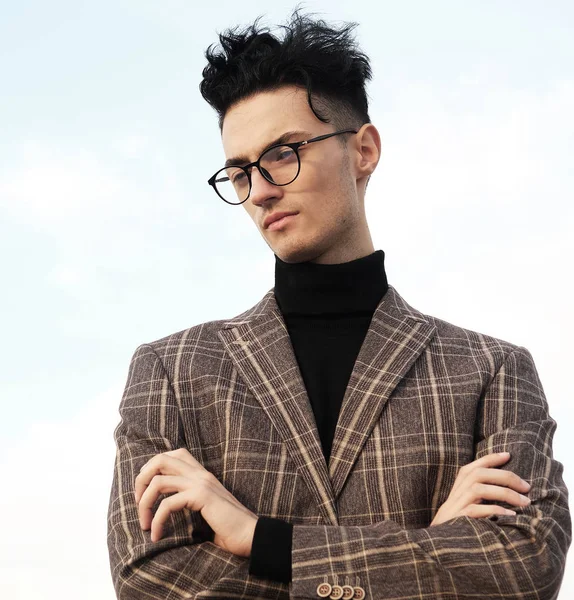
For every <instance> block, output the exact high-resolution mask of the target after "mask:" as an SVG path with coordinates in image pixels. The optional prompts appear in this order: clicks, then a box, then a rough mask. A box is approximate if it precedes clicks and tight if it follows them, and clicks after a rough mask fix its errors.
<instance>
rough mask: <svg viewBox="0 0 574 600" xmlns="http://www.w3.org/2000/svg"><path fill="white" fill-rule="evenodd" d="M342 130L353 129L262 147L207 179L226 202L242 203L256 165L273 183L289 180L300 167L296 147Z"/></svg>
mask: <svg viewBox="0 0 574 600" xmlns="http://www.w3.org/2000/svg"><path fill="white" fill-rule="evenodd" d="M342 133H357V131H356V130H355V129H341V130H340V131H334V132H333V133H326V134H324V135H319V136H317V137H314V138H311V139H310V140H305V141H303V142H294V143H292V144H276V145H274V146H270V147H269V148H267V150H265V151H264V152H263V153H262V154H261V156H260V157H259V158H258V159H257V160H256V161H255V162H252V163H249V164H248V165H229V166H227V167H223V169H219V171H217V173H215V175H213V176H212V177H210V178H209V179H208V180H207V183H208V184H209V185H210V186H211V187H212V188H213V189H214V190H215V193H216V194H217V195H218V196H219V197H220V198H221V199H222V200H223V201H224V202H227V204H243V203H244V202H245V201H246V200H247V198H249V194H250V193H251V169H252V168H253V167H256V168H257V169H258V170H259V172H260V173H261V175H263V177H265V179H266V180H267V181H269V183H272V184H273V185H278V186H282V185H289V184H290V183H293V182H294V181H295V179H297V176H298V175H299V172H300V171H301V158H300V157H299V148H301V146H307V145H308V144H312V143H313V142H320V141H321V140H326V139H327V138H330V137H333V136H334V135H341V134H342Z"/></svg>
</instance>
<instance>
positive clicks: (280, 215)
mask: <svg viewBox="0 0 574 600" xmlns="http://www.w3.org/2000/svg"><path fill="white" fill-rule="evenodd" d="M296 214H297V213H296V212H276V213H273V214H272V215H269V216H268V217H267V218H266V219H265V221H263V227H264V228H265V229H278V228H279V226H280V225H282V223H283V222H287V221H288V220H290V219H288V218H287V217H294V216H295V215H296ZM280 221H281V223H280ZM274 224H276V225H274ZM273 225H274V226H273Z"/></svg>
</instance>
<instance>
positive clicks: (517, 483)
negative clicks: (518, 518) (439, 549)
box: [430, 452, 530, 527]
mask: <svg viewBox="0 0 574 600" xmlns="http://www.w3.org/2000/svg"><path fill="white" fill-rule="evenodd" d="M509 458H510V454H509V453H508V452H505V453H503V454H488V455H487V456H483V457H482V458H479V459H477V460H475V461H473V462H471V463H469V464H467V465H464V467H462V468H461V469H460V470H459V472H458V475H457V478H456V480H455V482H454V485H453V487H452V491H451V492H450V495H449V497H448V498H447V500H446V502H445V503H444V504H443V505H442V506H441V507H440V508H439V510H438V512H437V513H436V515H435V517H434V519H433V521H432V523H431V524H430V526H431V527H432V526H433V525H439V524H440V523H444V522H445V521H448V520H450V519H454V518H455V517H460V516H467V517H473V518H478V517H490V516H491V515H510V514H514V515H515V514H516V512H514V511H512V510H508V509H505V508H503V507H502V506H496V505H495V504H482V505H481V504H480V502H482V500H495V501H496V500H498V501H502V502H506V503H507V504H513V505H516V506H527V505H528V504H529V503H530V500H529V499H528V498H526V496H522V495H521V494H519V493H518V492H516V491H513V490H520V491H522V492H524V493H526V492H527V491H528V490H529V489H530V484H529V483H528V482H526V481H524V480H523V479H520V477H518V475H516V474H515V473H513V472H512V471H503V470H500V469H493V468H492V467H497V466H499V465H501V464H503V463H505V462H506V461H507V460H508V459H509ZM489 483H492V484H496V485H488V484H489Z"/></svg>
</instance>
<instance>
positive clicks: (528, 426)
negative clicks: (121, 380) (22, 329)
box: [108, 346, 571, 599]
mask: <svg viewBox="0 0 574 600" xmlns="http://www.w3.org/2000/svg"><path fill="white" fill-rule="evenodd" d="M501 406H503V407H504V410H503V411H501V410H500V407H501ZM120 413H121V416H122V421H121V422H120V424H119V425H118V427H117V428H116V432H115V438H116V443H117V447H118V453H117V459H116V466H115V470H114V479H113V484H112V493H111V498H110V508H109V536H108V545H109V550H110V563H111V567H112V576H113V580H114V584H115V587H116V593H117V595H118V598H121V599H132V598H134V599H135V598H158V599H159V598H178V599H179V598H194V597H197V596H198V594H199V593H200V592H203V594H202V596H203V595H207V596H209V597H210V598H233V597H242V598H250V597H251V598H289V597H291V598H315V597H316V589H317V585H318V584H319V583H321V582H322V581H324V574H325V573H336V574H337V575H339V577H340V578H343V579H344V577H345V576H347V575H348V576H350V577H351V578H352V579H353V580H354V578H355V576H357V575H358V576H359V577H360V580H361V582H362V583H361V585H362V586H363V587H364V588H365V589H366V590H367V597H368V598H385V599H392V598H405V597H417V598H425V599H438V598H443V597H449V595H450V596H452V597H458V598H465V597H467V598H471V597H472V598H476V597H480V596H482V597H485V596H487V597H492V598H497V597H498V598H503V597H504V598H537V599H541V598H555V597H556V595H557V592H558V589H559V587H560V583H561V580H562V576H563V570H564V564H565V558H566V552H567V550H568V547H569V545H570V541H571V522H570V515H569V512H568V506H567V491H566V488H565V486H564V483H563V481H562V477H561V474H562V465H561V464H560V463H559V462H557V461H555V460H554V459H553V458H552V448H551V443H552V436H553V432H554V429H555V426H556V423H555V422H554V421H553V420H552V419H551V418H550V416H549V415H548V408H547V404H546V400H545V398H544V394H543V391H542V387H541V385H540V382H539V380H538V376H537V374H536V370H535V367H534V364H533V362H532V358H531V356H530V354H529V353H528V352H527V351H526V350H525V349H518V350H516V351H515V352H513V353H511V354H510V355H509V356H508V357H507V359H506V361H505V362H504V364H503V365H502V367H501V369H500V370H499V372H498V373H497V375H496V377H495V378H494V380H493V382H492V384H491V386H490V388H489V390H488V393H487V395H486V397H485V398H484V404H483V406H482V410H481V411H480V422H479V424H478V431H479V432H480V440H481V441H480V442H479V444H478V447H477V452H476V457H477V458H481V457H486V455H490V454H492V453H494V452H499V451H502V450H508V451H509V452H510V454H511V457H512V460H511V461H510V463H507V464H506V465H505V466H504V467H503V468H506V469H510V468H512V471H514V473H519V474H520V475H522V477H524V478H525V479H527V480H528V481H530V482H531V484H532V487H531V490H530V491H529V497H530V498H531V500H532V502H531V504H530V505H528V506H526V507H523V508H518V509H517V512H518V514H517V515H508V516H505V515H502V514H499V515H498V517H497V518H498V520H497V521H493V520H490V519H476V518H473V517H471V516H468V515H465V516H458V517H455V518H453V519H450V520H447V521H444V522H440V523H438V524H436V525H435V526H433V527H429V528H424V529H409V530H406V529H403V528H401V527H399V525H397V524H396V523H395V522H394V521H391V520H385V521H381V522H380V523H376V524H374V525H371V526H361V527H353V526H343V527H337V526H322V525H312V526H307V525H295V526H294V527H293V540H292V546H293V548H292V550H293V552H292V560H293V563H292V573H293V580H292V582H291V583H290V584H289V586H288V585H286V584H283V583H279V582H274V581H271V580H266V579H261V578H258V577H254V576H252V575H251V574H250V573H249V553H250V549H251V542H252V540H253V530H254V525H255V523H256V519H257V517H256V515H254V514H253V513H251V512H250V511H248V509H246V508H245V507H242V505H240V504H239V502H237V501H236V500H235V499H234V498H233V496H231V494H229V493H228V492H226V490H225V488H223V486H221V488H222V489H223V490H224V491H222V490H220V489H218V482H217V480H216V479H215V478H214V477H213V478H212V479H210V478H209V474H208V473H207V471H205V469H203V467H202V466H201V465H200V464H199V462H197V461H195V459H194V458H193V456H192V455H191V454H189V453H187V454H188V455H189V456H190V457H191V460H189V459H188V458H187V457H185V455H184V452H186V451H185V450H183V451H182V448H183V447H184V446H185V441H184V440H183V439H182V436H181V424H180V421H179V414H180V413H179V408H178V406H177V399H176V397H175V394H174V393H173V390H172V388H171V386H170V384H169V380H168V378H167V375H166V373H165V369H164V367H163V364H162V362H161V360H160V359H159V357H158V356H157V355H156V354H155V352H154V351H153V349H152V348H151V347H149V346H140V348H138V349H137V350H136V353H135V354H134V357H133V358H132V362H131V364H130V372H129V375H128V383H127V385H126V390H125V392H124V396H123V398H122V403H121V405H120ZM158 454H159V455H163V457H161V456H160V457H157V456H156V455H158ZM154 457H155V458H154ZM150 458H151V460H149V459H150ZM481 460H482V458H481ZM487 460H490V459H487ZM174 461H180V462H181V463H186V461H187V463H186V464H187V466H186V468H188V469H193V468H194V469H196V471H199V470H201V469H203V471H205V473H206V474H202V477H204V479H205V481H206V482H207V484H206V486H205V488H203V489H204V491H203V493H199V494H198V493H197V492H196V493H195V495H194V493H193V492H189V493H188V494H183V495H182V493H181V492H180V493H177V494H175V496H171V497H170V498H172V500H170V498H166V499H164V500H163V502H162V503H165V502H166V501H169V503H168V504H167V505H165V506H164V508H163V509H162V508H161V504H160V505H159V507H158V509H157V511H156V512H155V515H156V517H155V518H157V522H155V524H154V523H153V522H152V514H153V512H154V511H153V510H152V502H155V499H156V498H157V495H158V494H159V493H169V492H168V491H166V490H167V489H171V490H172V491H179V490H180V489H181V485H182V482H181V480H179V481H178V482H176V481H175V480H171V481H169V482H167V481H165V480H164V481H163V483H162V484H160V483H159V482H160V481H161V480H160V479H158V481H157V482H156V483H155V484H152V485H150V484H151V483H152V481H153V479H154V478H155V479H157V475H158V473H161V471H162V469H163V470H165V471H167V470H168V469H169V468H174V465H176V466H178V467H180V468H181V469H182V470H184V469H183V467H184V466H185V465H181V464H179V463H175V462H174ZM192 461H193V462H192ZM146 462H147V466H146V467H145V468H144V469H143V470H142V471H141V472H140V469H141V467H142V466H143V465H144V464H145V463H146ZM195 463H197V464H195ZM168 464H171V467H167V466H166V465H168ZM162 465H163V466H162ZM158 469H159V471H158ZM182 472H183V471H182ZM167 476H168V477H170V476H171V477H173V475H167ZM175 477H178V475H176V476H175ZM457 481H458V480H457ZM216 482H217V483H216ZM162 485H168V486H169V485H172V486H173V487H172V488H166V487H163V488H162ZM178 485H179V486H180V487H179V488H178ZM219 485H220V484H219ZM210 486H211V487H210ZM196 487H199V486H196ZM455 487H456V485H455ZM160 488H161V489H162V490H163V491H161V492H160ZM205 489H207V490H208V491H207V492H206V491H205ZM226 493H227V494H228V496H226ZM146 494H147V496H146ZM144 496H146V497H145V500H144V502H143V504H142V498H143V497H144ZM178 496H179V498H178V499H175V500H174V498H177V497H178ZM138 501H139V502H138ZM218 504H219V506H220V510H218V509H217V505H218ZM209 507H211V508H209ZM222 507H224V508H225V509H222ZM491 508H492V507H491ZM168 509H169V510H168ZM171 509H173V510H171ZM199 511H201V512H199ZM216 513H220V514H221V515H222V516H221V517H218V516H217V514H216ZM226 514H227V515H228V516H227V517H226V516H225V515H226ZM229 515H231V519H230V517H229ZM438 516H439V515H438V513H437V517H438ZM164 517H165V518H166V519H169V521H170V523H171V528H170V529H171V531H170V534H169V535H166V536H163V535H162V533H163V532H162V531H161V529H162V528H161V522H162V519H163V518H164ZM225 518H227V519H228V520H230V521H231V522H232V523H233V524H234V525H233V526H232V525H230V523H229V521H228V523H227V524H224V528H223V529H222V525H221V523H220V522H219V521H221V519H225ZM218 519H219V521H218ZM150 525H151V530H149V529H148V528H149V527H150ZM225 527H227V529H226V528H225ZM148 531H149V533H148ZM229 531H231V533H229ZM226 532H227V533H226Z"/></svg>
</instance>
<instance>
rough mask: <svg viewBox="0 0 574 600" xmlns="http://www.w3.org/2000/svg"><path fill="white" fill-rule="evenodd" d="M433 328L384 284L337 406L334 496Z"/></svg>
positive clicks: (332, 471) (332, 464) (332, 474)
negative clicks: (385, 287) (382, 293)
mask: <svg viewBox="0 0 574 600" xmlns="http://www.w3.org/2000/svg"><path fill="white" fill-rule="evenodd" d="M435 331H436V327H435V325H434V324H432V323H431V322H430V321H429V320H428V319H427V318H426V317H425V315H423V314H422V313H420V312H419V311H417V310H415V309H413V308H412V307H410V306H409V305H408V304H407V303H406V302H405V301H404V300H403V299H402V298H401V296H399V294H398V293H397V291H396V290H395V289H394V288H393V287H392V286H389V289H388V291H387V293H386V294H385V295H384V296H383V298H382V300H381V302H380V303H379V305H378V306H377V308H376V310H375V312H374V314H373V318H372V320H371V323H370V325H369V329H368V331H367V334H366V336H365V339H364V341H363V345H362V346H361V350H360V351H359V355H358V356H357V360H356V361H355V365H354V367H353V372H352V373H351V376H350V378H349V383H348V385H347V389H346V392H345V396H344V398H343V402H342V405H341V411H340V413H339V418H338V422H337V427H336V429H335V435H334V439H333V446H332V451H331V456H330V460H329V475H330V479H331V482H332V486H333V494H334V497H335V501H336V500H337V498H338V497H339V494H340V493H341V491H342V489H343V487H344V485H345V482H346V481H347V478H348V476H349V473H350V472H351V469H352V467H353V465H354V464H355V462H356V460H357V458H358V457H359V455H360V453H361V451H362V448H363V446H364V444H365V442H366V440H367V439H368V437H369V436H370V434H371V432H372V430H373V428H374V426H375V424H376V422H377V420H378V419H379V418H380V416H381V413H382V411H383V409H384V407H385V404H386V403H387V401H388V399H389V397H390V395H391V394H392V392H393V390H394V389H395V388H396V387H397V385H398V384H399V382H400V381H401V379H402V378H403V377H404V376H405V375H406V374H407V372H408V370H409V369H410V368H411V366H412V365H413V363H414V362H415V360H416V359H417V358H418V357H419V355H420V354H421V353H422V352H423V350H424V348H425V347H426V346H427V345H428V344H429V343H430V340H431V339H432V337H433V335H434V333H435Z"/></svg>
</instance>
